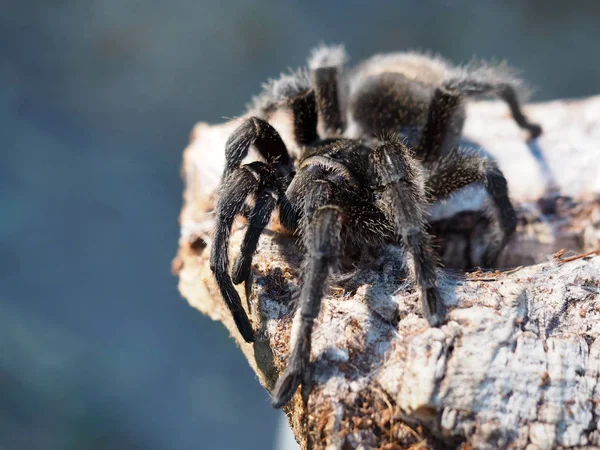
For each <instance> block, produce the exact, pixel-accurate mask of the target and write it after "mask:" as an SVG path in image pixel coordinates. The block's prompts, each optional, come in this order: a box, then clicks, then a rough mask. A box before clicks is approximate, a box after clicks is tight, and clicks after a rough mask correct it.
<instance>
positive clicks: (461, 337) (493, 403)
mask: <svg viewBox="0 0 600 450" xmlns="http://www.w3.org/2000/svg"><path fill="white" fill-rule="evenodd" d="M527 113H528V114H529V115H530V116H531V118H532V119H534V120H536V121H539V122H540V123H541V124H542V126H543V127H544V131H545V133H544V135H543V136H542V138H540V139H539V141H538V142H535V143H531V144H530V145H529V146H528V145H526V143H525V141H524V137H523V136H522V135H521V133H520V131H519V130H518V129H517V127H516V126H515V125H514V123H513V122H512V120H511V119H510V116H509V113H508V111H507V109H506V107H505V106H504V105H503V104H501V103H496V102H481V103H475V104H472V105H470V107H469V112H468V120H467V127H466V136H467V137H468V138H469V139H470V140H473V141H475V142H477V143H478V144H480V145H482V146H483V147H484V148H485V149H486V150H487V151H489V152H490V153H491V154H493V155H494V157H496V158H497V159H498V161H499V163H500V166H501V168H502V170H503V171H504V173H505V174H506V176H507V179H508V182H509V186H510V190H511V197H512V198H513V201H514V202H515V204H516V205H517V207H518V209H519V214H520V225H519V228H518V232H517V234H516V236H515V237H514V239H513V240H512V241H511V242H510V244H509V245H508V247H507V248H506V250H505V251H504V252H503V255H502V258H501V261H500V265H501V266H502V267H516V266H525V267H521V268H516V269H510V270H505V271H493V272H481V271H478V272H471V273H466V274H465V273H464V272H459V271H452V270H449V269H446V270H443V271H441V283H442V285H443V293H444V302H445V304H446V306H447V307H448V310H449V313H448V320H447V322H446V324H445V325H444V326H442V327H441V328H438V329H432V328H429V327H428V325H427V322H426V321H425V320H424V319H423V318H421V317H420V315H419V312H418V311H419V308H418V297H417V295H416V294H415V292H414V290H413V283H412V282H411V280H410V279H397V278H396V277H392V276H391V274H392V273H397V269H398V267H399V265H402V262H403V261H405V256H404V254H403V251H402V250H401V249H400V248H397V247H394V246H389V247H387V248H386V249H385V251H384V252H382V254H381V256H380V257H379V259H378V260H377V261H373V262H372V263H369V264H368V265H366V266H364V267H361V268H360V270H357V271H356V272H355V273H352V274H341V275H339V276H337V278H335V279H333V280H332V282H331V288H330V289H329V292H328V294H327V296H326V298H325V299H324V301H323V306H322V310H321V314H320V316H319V318H318V320H317V322H316V326H315V332H314V334H313V348H312V355H311V359H312V361H313V362H314V371H313V376H312V380H313V390H312V393H311V394H310V396H308V398H303V396H302V395H301V393H300V392H299V393H297V394H296V396H295V397H294V399H293V400H292V402H291V404H290V405H289V406H288V407H287V408H286V413H287V415H288V417H289V420H290V424H291V426H292V429H293V431H294V434H295V436H296V439H297V440H298V442H299V443H300V446H301V448H315V449H320V448H323V449H324V448H327V449H350V448H362V449H368V448H380V449H387V450H392V449H401V448H413V449H416V448H428V447H429V448H455V447H461V446H462V448H465V449H467V448H477V449H496V448H528V449H530V450H533V449H550V448H600V295H599V294H600V287H599V286H600V256H596V255H595V252H594V250H596V249H598V248H600V231H599V230H600V202H599V200H598V194H599V193H600V164H599V163H598V152H599V151H600V148H599V147H600V97H594V98H590V99H587V100H582V101H556V102H550V103H545V104H538V105H530V106H528V107H527ZM238 123H239V121H231V122H228V123H225V124H221V125H212V126H211V125H207V124H198V125H197V126H196V127H195V129H194V131H193V133H192V136H191V143H190V145H189V147H188V148H187V149H186V151H185V153H184V164H183V173H184V179H185V184H186V190H185V196H184V206H183V210H182V214H181V239H180V242H179V252H178V255H177V257H176V258H175V260H174V262H173V269H174V271H175V272H176V273H178V274H179V277H180V283H179V287H180V290H181V293H182V294H183V296H184V297H185V298H186V299H187V300H188V301H189V303H190V304H191V305H192V306H193V307H195V308H197V309H199V310H200V311H202V312H203V313H204V314H207V315H208V316H210V317H211V318H212V319H214V320H220V321H221V322H223V324H224V325H225V326H226V327H227V328H228V329H229V330H230V332H231V335H232V337H233V338H234V339H235V340H236V342H237V343H238V345H239V346H240V348H241V350H242V351H243V352H244V354H245V355H246V357H247V359H248V361H249V363H250V365H251V366H252V368H253V369H254V370H255V371H256V373H257V375H258V378H259V380H260V382H261V383H262V384H263V386H264V387H265V388H266V389H268V390H270V389H272V387H273V385H274V382H275V380H276V379H277V376H278V373H279V372H280V371H281V370H282V369H283V368H284V366H285V361H286V356H287V350H288V348H289V339H290V332H291V329H292V326H293V315H294V304H293V297H294V293H295V292H296V290H297V286H298V283H299V280H298V276H299V268H300V265H301V261H302V253H301V251H300V250H299V249H298V247H297V246H296V244H295V239H294V238H293V237H290V236H282V235H280V234H279V233H277V232H275V231H268V232H266V233H265V234H264V235H263V237H262V238H261V241H260V245H259V249H258V252H257V255H256V257H255V259H254V271H253V273H254V285H253V287H252V289H251V292H250V298H249V302H248V304H247V308H248V312H249V316H250V318H251V320H252V322H253V324H254V327H255V329H256V330H257V340H256V342H255V343H254V344H247V343H245V342H243V340H242V339H241V337H240V335H239V334H238V332H237V330H236V329H235V325H234V324H233V320H232V318H231V316H230V314H229V312H228V310H227V308H226V307H225V305H224V303H223V301H222V300H221V297H220V295H219V293H218V290H217V288H216V284H215V282H214V280H213V277H212V274H211V272H210V269H209V264H208V255H209V251H208V249H207V247H208V246H210V242H211V239H210V236H211V233H212V227H213V225H214V223H213V219H214V217H213V215H212V213H211V212H212V206H213V201H214V195H215V189H216V187H217V184H218V181H219V177H220V174H221V169H222V166H223V149H224V143H225V140H226V139H227V137H228V135H229V133H231V131H233V129H235V127H236V126H237V124H238ZM275 126H276V128H277V129H278V130H279V131H280V132H281V133H282V134H283V135H284V139H285V137H286V136H289V133H288V127H289V125H288V123H287V122H286V117H285V116H283V115H281V116H280V117H278V119H277V120H276V121H275ZM285 140H286V144H288V145H289V146H290V147H292V150H295V149H294V148H293V143H292V142H291V141H290V140H289V139H285ZM252 157H255V155H250V158H252ZM557 191H559V192H560V193H561V194H562V195H565V196H570V197H571V199H564V200H562V201H561V200H559V201H557V202H554V201H550V202H548V201H545V200H544V199H547V198H548V197H551V196H552V195H556V192H557ZM459 195H463V196H464V197H465V201H466V202H467V203H468V202H470V204H472V205H473V207H475V206H477V205H478V204H479V203H481V202H485V201H487V200H486V198H484V197H479V196H477V195H474V193H473V191H469V190H466V191H465V192H463V193H460V194H459ZM548 205H549V206H548ZM437 208H441V209H443V205H441V206H437ZM438 213H440V212H439V211H438ZM440 214H441V215H442V216H443V214H442V213H440ZM244 226H245V225H244V224H243V223H242V222H241V221H240V223H238V224H237V225H236V227H237V228H236V230H235V231H234V233H233V234H232V242H231V249H232V253H233V255H235V253H236V251H237V249H238V248H239V245H240V242H241V239H242V236H243V233H244ZM444 238H445V239H446V240H447V241H449V242H452V243H454V244H453V245H455V244H456V242H458V244H456V245H458V246H459V247H460V245H461V243H460V239H467V240H468V239H473V240H476V236H445V237H444ZM456 245H455V246H456ZM448 248H449V247H448ZM562 248H565V249H567V251H566V252H565V253H564V254H562V255H560V254H557V255H555V256H552V255H553V254H554V253H555V252H557V251H558V250H560V249H562ZM582 252H590V254H589V255H588V256H585V257H576V258H570V256H573V255H577V254H578V253H582ZM450 253H452V252H450ZM447 257H451V255H450V256H448V255H447ZM458 266H460V264H458ZM241 291H242V288H240V293H241V294H243V292H241ZM243 298H244V297H243Z"/></svg>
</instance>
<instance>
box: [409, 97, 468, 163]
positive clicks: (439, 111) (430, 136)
mask: <svg viewBox="0 0 600 450" xmlns="http://www.w3.org/2000/svg"><path fill="white" fill-rule="evenodd" d="M459 105H460V94H459V93H458V91H456V90H455V89H448V88H444V87H442V88H436V90H435V91H434V94H433V97H432V98H431V102H430V104H429V110H428V112H427V122H425V126H424V127H423V131H422V132H421V135H420V137H419V141H418V144H417V148H416V150H417V151H416V154H418V155H419V156H420V158H422V160H423V161H424V162H426V163H428V162H432V161H436V160H437V159H438V158H439V157H440V154H441V149H442V147H443V145H444V142H445V141H446V139H447V136H448V132H449V131H450V127H451V124H452V118H453V116H454V114H455V112H456V108H457V107H458V106H459Z"/></svg>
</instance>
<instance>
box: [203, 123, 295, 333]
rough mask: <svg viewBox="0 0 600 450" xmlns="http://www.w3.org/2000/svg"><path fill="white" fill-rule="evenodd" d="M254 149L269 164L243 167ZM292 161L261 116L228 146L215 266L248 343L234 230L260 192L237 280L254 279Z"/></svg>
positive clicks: (213, 254)
mask: <svg viewBox="0 0 600 450" xmlns="http://www.w3.org/2000/svg"><path fill="white" fill-rule="evenodd" d="M251 145H254V146H255V147H256V148H257V150H258V152H259V153H260V154H261V156H262V157H263V158H264V159H265V160H266V161H267V163H269V164H265V163H263V162H253V163H250V164H248V165H245V166H240V163H241V162H242V160H243V159H244V158H245V157H246V155H247V154H248V149H249V148H250V146H251ZM290 163H291V159H290V156H289V154H288V151H287V149H286V147H285V144H284V143H283V140H282V139H281V137H280V136H279V133H277V131H276V130H275V129H274V128H273V127H272V126H271V125H269V124H268V123H267V122H265V121H264V120H262V119H259V118H257V117H251V118H249V119H246V120H245V121H244V122H243V123H242V125H240V126H239V127H238V128H237V129H236V130H235V131H234V132H233V133H232V135H231V136H230V138H229V139H228V140H227V143H226V145H225V170H224V172H223V177H222V181H221V189H220V192H219V200H218V202H217V207H216V215H217V221H216V230H215V234H214V237H213V243H212V247H211V258H210V266H211V270H212V271H213V273H214V275H215V278H216V280H217V284H218V285H219V290H220V291H221V295H222V296H223V299H224V300H225V303H226V304H227V306H228V308H229V310H230V311H231V314H232V315H233V319H234V321H235V323H236V325H237V327H238V330H239V331H240V334H241V335H242V336H243V338H244V340H246V342H252V341H253V340H254V333H253V330H252V326H251V325H250V321H249V320H248V316H247V315H246V312H245V311H244V309H243V308H242V303H241V300H240V296H239V295H238V293H237V291H236V290H235V288H234V286H233V282H232V279H231V277H230V276H229V273H228V270H229V238H230V234H231V227H232V226H233V221H234V220H235V217H236V216H237V215H238V214H239V213H240V212H241V211H242V210H243V208H244V205H245V202H246V198H247V197H248V196H249V195H250V194H257V196H258V198H257V202H256V204H255V206H254V209H253V211H252V213H251V214H250V217H249V219H250V226H249V228H248V231H247V232H246V236H245V238H244V242H243V244H242V253H241V255H240V258H239V259H238V261H236V264H235V266H234V279H235V281H236V282H238V283H239V282H240V281H241V280H246V279H247V278H248V276H249V273H250V264H251V261H252V254H253V253H254V251H255V250H256V245H257V243H258V238H259V237H260V234H261V233H262V230H263V229H264V227H265V226H266V224H267V223H268V219H269V217H270V215H271V212H272V211H273V208H274V207H275V205H274V203H275V197H274V196H273V193H274V192H275V191H277V190H278V189H279V188H278V182H279V181H278V180H279V179H280V178H279V177H282V176H284V175H286V174H287V173H288V172H289V170H290V168H289V165H290Z"/></svg>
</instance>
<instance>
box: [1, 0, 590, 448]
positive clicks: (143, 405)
mask: <svg viewBox="0 0 600 450" xmlns="http://www.w3.org/2000/svg"><path fill="white" fill-rule="evenodd" d="M1 5H2V13H1V14H0V130H1V131H0V148H1V152H2V157H1V159H0V205H1V209H0V211H1V221H0V256H1V257H0V448H2V449H9V450H21V449H23V450H36V449H89V450H95V449H114V450H120V449H150V450H154V449H157V450H158V449H169V450H179V449H232V450H233V449H240V450H241V449H243V450H253V449H261V450H262V449H270V448H274V447H275V446H276V443H275V437H274V436H275V428H276V423H277V420H278V418H279V417H280V416H279V413H278V412H276V411H274V410H272V409H271V407H270V406H269V403H268V400H269V399H268V396H267V394H266V392H265V391H264V390H263V389H262V388H261V387H260V386H259V384H258V382H257V381H256V379H255V377H254V375H253V373H252V371H251V370H250V369H249V367H248V366H247V364H246V362H245V360H244V359H243V357H242V356H241V354H240V353H239V352H238V351H237V349H236V348H235V345H234V344H233V342H232V341H231V340H230V339H229V338H228V334H227V333H226V332H225V330H224V329H223V328H222V327H221V326H220V325H219V324H217V323H213V322H211V321H210V320H209V319H207V318H205V317H203V316H202V315H201V314H199V313H198V312H196V311H195V310H193V309H191V308H190V307H188V305H187V303H186V302H185V301H184V300H183V299H182V298H180V296H179V294H178V292H177V279H176V278H175V277H173V276H172V275H171V273H170V263H171V259H172V258H173V257H174V255H175V252H176V247H177V238H178V224H177V217H178V214H179V209H180V206H181V192H182V183H181V180H180V177H179V169H180V159H181V151H182V149H183V148H184V147H185V145H186V143H187V140H188V136H189V131H190V129H191V127H192V126H193V124H194V122H196V121H199V120H203V121H211V122H219V121H221V120H222V117H224V116H227V117H231V116H234V115H236V114H239V113H240V112H241V111H242V109H243V106H244V104H245V103H246V102H247V101H249V100H250V98H251V96H252V95H253V94H255V93H257V91H258V89H259V85H260V83H261V82H262V81H264V80H266V79H267V78H268V77H271V76H276V75H277V74H278V73H279V72H280V71H282V70H285V69H286V68H287V67H296V66H298V65H300V64H303V63H304V60H305V58H306V56H307V55H308V53H309V51H310V49H311V48H312V47H313V46H314V45H316V44H318V43H319V42H321V41H324V42H327V43H345V44H346V47H347V50H348V52H349V53H350V55H351V58H352V62H356V61H358V60H360V59H362V58H365V57H367V56H369V55H371V54H373V53H376V52H387V51H394V50H402V49H407V48H421V49H432V50H435V51H437V52H440V53H441V54H443V55H444V56H446V57H448V58H449V59H451V60H453V61H455V62H461V61H466V60H468V59H470V58H471V57H472V56H474V55H476V56H480V57H498V58H506V59H507V60H508V61H509V62H510V63H511V64H512V65H513V66H515V67H517V68H519V69H521V70H522V72H523V75H524V77H525V78H526V79H527V80H529V81H530V82H531V83H532V84H533V85H534V86H535V87H536V88H537V91H536V94H535V96H534V99H535V100H545V99H551V98H556V97H579V96H587V95H592V94H596V93H599V92H600V58H598V56H597V55H598V46H599V44H600V27H599V26H598V17H600V2H596V1H579V2H563V1H557V0H555V1H548V0H536V1H502V2H501V1H497V2H490V1H472V2H467V1H460V0H455V1H450V0H447V1H441V0H438V1H434V0H430V1H415V2H383V1H381V2H375V1H372V2H369V3H368V4H367V3H366V2H365V3H364V4H362V5H361V3H359V2H341V1H335V2H327V3H326V2H319V1H306V2H300V1H275V0H270V1H263V2H251V1H246V2H242V1H228V2H225V1H224V2H220V3H217V2H211V3H208V2H203V1H192V0H171V1H169V2H157V1H136V0H104V1H96V0H88V1H81V0H60V1H46V0H37V1H36V0H32V1H27V0H24V1H21V2H17V1H16V0H13V1H3V2H1ZM365 5H367V6H365Z"/></svg>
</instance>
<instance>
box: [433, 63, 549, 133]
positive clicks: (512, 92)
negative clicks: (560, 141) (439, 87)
mask: <svg viewBox="0 0 600 450" xmlns="http://www.w3.org/2000/svg"><path fill="white" fill-rule="evenodd" d="M490 69H491V68H490ZM487 78H488V79H486V77H485V76H474V75H472V74H470V73H469V72H468V71H467V72H466V75H465V74H463V75H461V76H457V77H452V78H450V79H449V80H448V81H446V82H445V83H444V86H445V87H448V88H451V89H457V90H458V91H460V92H461V93H462V94H463V95H466V96H479V95H497V96H499V97H500V98H502V99H503V100H504V101H505V102H506V104H507V105H508V107H509V108H510V112H511V114H512V116H513V119H514V120H515V122H516V123H517V125H519V127H521V128H523V129H525V130H527V131H529V135H530V138H531V139H535V138H537V137H538V136H539V135H540V134H542V127H541V126H540V125H538V124H537V123H533V122H530V121H529V119H527V117H526V116H525V114H523V110H522V109H521V105H520V104H519V99H518V97H517V93H516V86H515V84H513V83H511V82H508V81H499V80H498V79H496V77H493V76H489V77H487Z"/></svg>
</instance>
